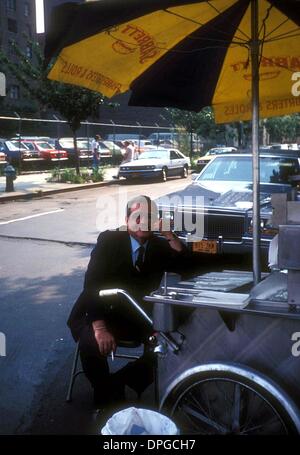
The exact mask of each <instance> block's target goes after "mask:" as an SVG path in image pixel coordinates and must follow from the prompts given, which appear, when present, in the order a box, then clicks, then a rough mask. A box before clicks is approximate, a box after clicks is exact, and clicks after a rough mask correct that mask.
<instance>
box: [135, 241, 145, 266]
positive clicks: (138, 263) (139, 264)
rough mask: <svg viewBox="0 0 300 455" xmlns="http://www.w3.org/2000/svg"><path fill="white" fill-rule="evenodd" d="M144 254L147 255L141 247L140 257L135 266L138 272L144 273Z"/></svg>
mask: <svg viewBox="0 0 300 455" xmlns="http://www.w3.org/2000/svg"><path fill="white" fill-rule="evenodd" d="M144 254H145V248H144V247H143V246H140V247H139V248H138V257H137V260H136V261H135V264H134V266H135V268H136V270H137V271H138V272H141V271H142V268H143V264H144Z"/></svg>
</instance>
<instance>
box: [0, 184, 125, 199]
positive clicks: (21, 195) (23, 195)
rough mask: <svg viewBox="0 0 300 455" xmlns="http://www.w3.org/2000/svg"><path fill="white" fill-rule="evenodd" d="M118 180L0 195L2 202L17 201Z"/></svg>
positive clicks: (93, 186)
mask: <svg viewBox="0 0 300 455" xmlns="http://www.w3.org/2000/svg"><path fill="white" fill-rule="evenodd" d="M115 182H116V180H108V181H106V182H98V183H87V184H80V185H76V186H72V187H66V188H59V189H56V190H45V191H43V190H42V189H40V190H36V191H34V192H31V193H19V194H11V193H10V194H8V195H7V196H0V204H1V202H7V201H15V200H18V199H33V198H43V197H44V196H49V195H51V194H58V193H69V192H71V191H79V190H86V189H89V188H99V187H102V186H108V185H111V184H112V183H115Z"/></svg>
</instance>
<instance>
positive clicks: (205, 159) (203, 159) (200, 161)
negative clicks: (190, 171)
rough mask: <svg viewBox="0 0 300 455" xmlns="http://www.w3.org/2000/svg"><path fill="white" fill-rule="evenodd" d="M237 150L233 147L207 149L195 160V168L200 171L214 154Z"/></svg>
mask: <svg viewBox="0 0 300 455" xmlns="http://www.w3.org/2000/svg"><path fill="white" fill-rule="evenodd" d="M234 152H237V148H235V147H214V148H211V149H209V150H208V152H206V153H205V155H204V156H201V157H200V158H199V159H198V161H197V170H198V171H199V172H200V171H202V169H203V168H204V167H205V166H206V165H207V164H208V163H209V162H210V161H211V159H212V158H213V157H214V156H216V155H223V154H224V153H234Z"/></svg>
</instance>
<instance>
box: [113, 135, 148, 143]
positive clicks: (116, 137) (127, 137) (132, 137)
mask: <svg viewBox="0 0 300 455" xmlns="http://www.w3.org/2000/svg"><path fill="white" fill-rule="evenodd" d="M139 139H140V140H141V139H142V140H143V139H147V138H146V136H144V135H143V134H136V133H117V134H108V135H107V136H106V137H105V140H106V141H113V142H116V141H129V140H132V141H133V140H139Z"/></svg>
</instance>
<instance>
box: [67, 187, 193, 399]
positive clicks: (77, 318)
mask: <svg viewBox="0 0 300 455" xmlns="http://www.w3.org/2000/svg"><path fill="white" fill-rule="evenodd" d="M162 228H163V226H162V224H161V220H160V221H159V220H158V211H157V207H156V204H155V203H154V202H153V201H151V199H150V198H148V197H147V196H139V197H137V198H134V199H133V200H131V201H130V202H129V203H128V204H127V211H126V226H125V230H116V231H105V232H103V233H101V234H100V235H99V237H98V241H97V245H96V247H95V248H94V250H93V251H92V254H91V259H90V262H89V265H88V268H87V272H86V275H85V281H84V288H83V291H82V293H81V295H80V296H79V298H78V300H77V301H76V303H75V305H74V307H73V309H72V312H71V315H70V317H69V320H68V325H69V327H70V329H71V332H72V335H73V337H74V339H75V340H76V341H78V340H79V348H80V355H81V361H82V366H83V370H84V372H85V374H86V376H87V378H88V379H89V381H90V382H91V385H92V387H93V388H94V401H95V404H96V405H98V406H105V405H107V404H108V403H109V402H110V401H113V400H117V399H119V398H122V393H123V390H124V384H127V385H129V386H130V387H132V388H133V389H135V390H136V391H137V393H141V392H142V391H143V390H144V389H145V388H146V387H147V386H148V385H149V384H150V383H151V382H152V379H153V378H152V374H153V373H152V372H153V368H152V362H151V354H150V353H149V352H146V354H145V355H144V356H143V357H142V358H140V359H139V360H138V361H136V362H134V363H130V364H129V365H127V366H126V367H125V368H123V369H122V370H121V371H119V372H117V373H116V374H115V375H110V374H109V367H108V363H107V358H106V357H107V355H109V354H110V353H111V352H114V351H115V349H116V346H117V344H118V340H140V341H146V340H147V338H148V337H149V335H150V334H151V332H152V329H151V327H149V325H147V323H145V321H144V320H142V319H141V317H140V316H139V315H138V313H137V312H136V311H135V310H134V309H133V308H132V307H131V306H130V304H129V303H128V302H127V301H125V299H124V300H122V299H121V298H119V297H118V299H117V300H116V298H108V297H105V298H104V297H102V298H100V297H99V290H101V289H102V290H103V289H110V288H121V289H124V290H126V291H127V292H128V293H129V294H130V295H131V296H133V297H134V298H135V299H136V300H137V301H138V302H139V303H140V304H141V305H143V297H144V296H145V295H147V294H149V293H150V292H151V291H153V290H155V289H157V288H158V287H159V284H160V282H161V279H162V276H163V272H164V271H166V270H168V271H178V270H179V268H180V267H181V266H182V265H183V262H184V260H186V258H187V257H188V255H189V254H188V251H187V249H186V247H185V246H184V245H183V244H182V243H181V241H180V240H179V239H178V237H177V236H176V235H175V234H174V233H172V232H171V231H163V230H162ZM154 229H155V230H157V229H159V230H160V234H161V236H160V237H158V236H154V234H153V230H154ZM144 305H145V306H144V309H145V311H146V312H148V313H149V311H151V308H149V307H147V306H146V305H147V304H144Z"/></svg>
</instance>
